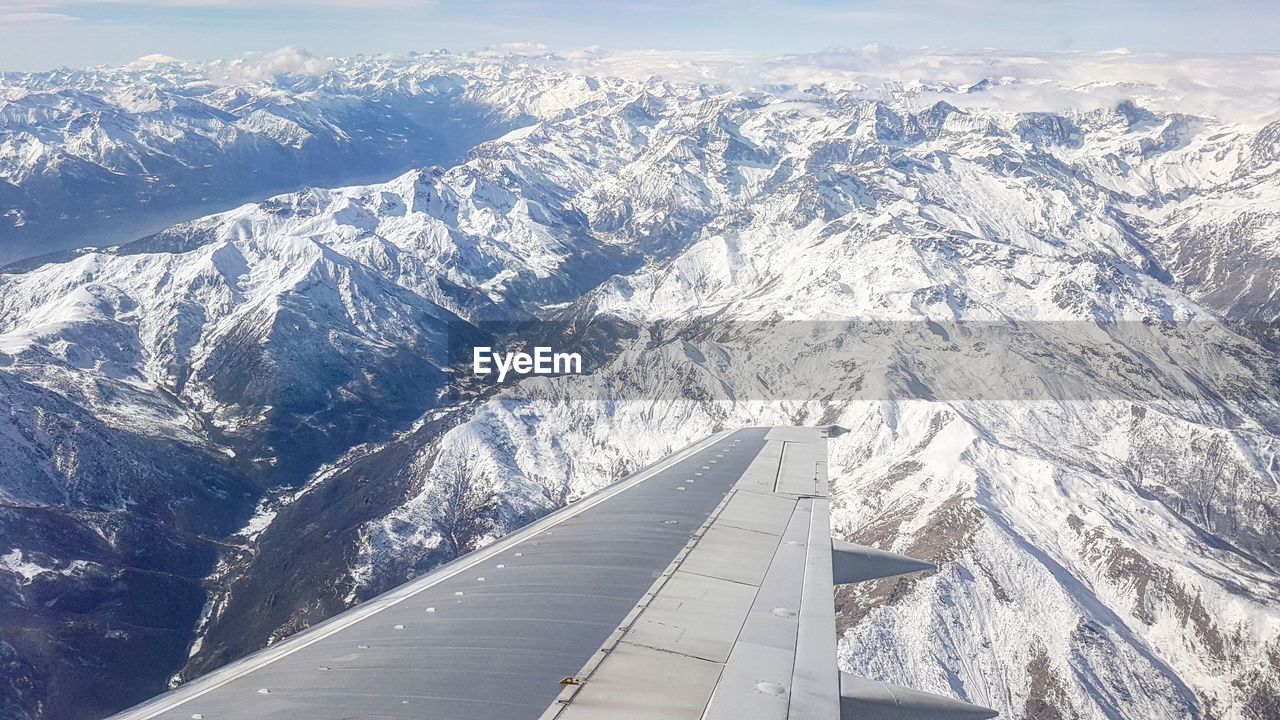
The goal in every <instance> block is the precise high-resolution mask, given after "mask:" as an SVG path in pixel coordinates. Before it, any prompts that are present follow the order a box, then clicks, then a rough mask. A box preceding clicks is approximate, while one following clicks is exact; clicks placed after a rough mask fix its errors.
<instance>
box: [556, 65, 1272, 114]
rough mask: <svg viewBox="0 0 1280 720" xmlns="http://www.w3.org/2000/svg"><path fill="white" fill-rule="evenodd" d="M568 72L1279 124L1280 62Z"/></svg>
mask: <svg viewBox="0 0 1280 720" xmlns="http://www.w3.org/2000/svg"><path fill="white" fill-rule="evenodd" d="M563 57H564V62H565V64H566V65H568V66H569V67H570V68H574V69H579V70H581V71H584V72H596V73H606V74H617V75H622V76H627V77H641V78H643V77H648V76H650V75H655V74H656V75H661V76H663V77H665V78H668V79H671V80H677V81H680V80H684V81H691V82H710V83H723V84H725V85H728V86H730V87H733V88H735V89H744V88H752V87H755V88H760V87H764V86H770V85H774V86H776V85H784V86H785V85H790V86H795V87H799V88H804V87H807V86H810V85H814V84H818V83H824V84H827V85H829V86H835V87H844V88H849V89H853V90H856V91H859V92H863V93H866V94H868V95H873V96H874V95H876V94H878V93H883V92H884V91H885V88H886V83H895V84H901V85H907V86H910V85H919V86H922V88H923V89H922V90H921V92H920V93H919V95H918V97H919V100H920V102H922V103H924V102H932V101H933V100H936V99H939V98H943V97H945V99H946V100H947V101H948V102H950V103H951V104H953V105H956V106H958V107H969V108H974V109H986V110H997V111H1000V110H1007V111H1022V112H1027V111H1062V110H1071V109H1074V110H1082V111H1083V110H1091V109H1095V108H1099V107H1114V106H1115V105H1116V104H1118V103H1119V102H1121V101H1123V100H1127V99H1132V100H1136V101H1138V102H1139V104H1141V105H1143V106H1146V107H1150V108H1152V109H1156V110H1161V111H1166V112H1181V113H1187V114H1192V115H1202V116H1212V117H1218V118H1221V119H1223V120H1226V121H1231V122H1240V123H1247V124H1259V123H1264V122H1270V121H1272V120H1275V119H1277V118H1280V53H1259V54H1249V55H1217V56H1213V55H1206V56H1179V55H1171V54H1151V53H1136V52H1130V51H1120V50H1108V51H1103V52H1096V53H1083V52H1080V53H1068V52H1059V53H1002V52H999V51H994V50H991V51H973V52H963V51H953V50H939V49H928V48H922V49H914V50H905V49H898V48H885V47H881V46H877V45H868V46H866V47H863V48H859V49H834V50H825V51H822V52H815V53H805V54H797V55H786V56H765V55H761V54H753V53H743V52H694V53H686V52H666V51H627V52H601V51H582V52H578V53H570V54H568V55H565V56H563ZM1002 78H1008V79H1010V81H1009V82H1007V83H1002V84H998V85H996V86H995V87H993V88H991V89H988V90H986V91H984V92H977V93H971V94H958V93H955V92H944V93H937V92H931V91H929V90H928V88H930V87H934V88H963V87H965V86H968V85H971V84H973V83H976V82H978V81H981V80H984V79H993V80H997V81H999V80H1001V79H1002Z"/></svg>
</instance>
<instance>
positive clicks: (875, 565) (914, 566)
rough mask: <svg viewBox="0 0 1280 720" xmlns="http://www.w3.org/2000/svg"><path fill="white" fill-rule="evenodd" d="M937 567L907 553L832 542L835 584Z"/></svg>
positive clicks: (832, 569)
mask: <svg viewBox="0 0 1280 720" xmlns="http://www.w3.org/2000/svg"><path fill="white" fill-rule="evenodd" d="M935 567H936V566H935V565H934V564H933V563H929V562H925V561H923V560H916V559H915V558H909V557H907V556H906V555H899V554H897V553H891V552H888V551H886V550H877V549H875V548H870V547H866V546H865V545H854V544H853V543H848V542H844V541H842V540H832V541H831V575H832V579H833V580H835V584H836V585H843V584H845V583H852V582H862V581H863V580H875V579H877V578H883V577H891V576H893V575H902V574H903V573H909V572H917V571H920V570H933V569H934V568H935Z"/></svg>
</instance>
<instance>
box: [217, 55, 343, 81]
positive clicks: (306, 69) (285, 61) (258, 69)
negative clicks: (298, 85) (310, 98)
mask: <svg viewBox="0 0 1280 720" xmlns="http://www.w3.org/2000/svg"><path fill="white" fill-rule="evenodd" d="M331 69H333V61H332V60H328V59H325V58H318V57H316V56H314V55H312V54H311V53H308V52H307V51H305V50H300V49H298V48H293V47H286V48H280V49H279V50H272V51H270V52H262V53H246V54H245V55H244V56H243V57H240V58H237V59H235V60H230V61H221V62H216V63H213V64H212V65H211V66H210V68H209V75H210V77H211V78H212V79H214V80H217V81H219V82H225V83H229V84H230V83H252V82H265V81H267V80H271V79H272V78H275V77H278V76H280V75H323V74H324V73H326V72H328V71H329V70H331Z"/></svg>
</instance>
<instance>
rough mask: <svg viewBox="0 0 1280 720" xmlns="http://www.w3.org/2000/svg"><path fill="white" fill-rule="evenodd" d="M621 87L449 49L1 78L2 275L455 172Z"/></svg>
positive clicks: (164, 61) (152, 64)
mask: <svg viewBox="0 0 1280 720" xmlns="http://www.w3.org/2000/svg"><path fill="white" fill-rule="evenodd" d="M613 90H614V88H612V87H611V86H610V85H609V84H597V83H596V82H595V81H592V80H590V79H587V78H584V77H582V76H580V75H571V74H567V73H563V72H534V71H533V70H531V69H530V68H528V67H525V66H524V64H522V63H520V62H518V59H516V60H508V59H503V58H480V59H468V58H461V57H457V56H451V55H446V54H444V53H434V54H431V55H421V56H415V57H413V58H409V59H403V60H390V59H369V58H355V59H349V60H336V61H335V60H321V59H319V58H314V57H310V56H308V55H306V54H305V53H300V52H298V51H296V50H290V49H285V50H281V51H277V52H275V53H267V54H263V55H257V56H250V57H246V58H241V59H238V60H234V61H229V62H226V61H220V62H213V63H205V64H187V63H179V62H176V61H172V59H168V58H144V59H143V60H142V61H139V62H138V63H134V64H132V65H129V66H125V67H119V68H111V67H107V68H94V69H89V70H57V71H52V72H47V73H0V205H3V212H2V213H0V264H3V263H7V262H10V261H13V260H16V259H19V258H22V257H27V256H32V255H41V254H45V253H50V252H54V251H59V250H66V249H70V248H74V247H80V246H84V245H106V244H111V243H115V242H120V241H124V240H132V239H135V238H138V237H141V236H143V235H146V234H149V233H152V232H155V231H157V230H160V229H162V228H164V227H165V226H167V225H169V224H171V223H173V222H176V221H179V220H185V219H188V218H191V217H195V216H197V215H201V214H205V213H208V212H211V211H214V210H222V209H225V208H228V207H232V206H234V205H236V204H239V203H242V202H245V201H248V200H256V199H261V198H263V197H265V196H267V195H269V194H272V193H276V192H282V191H285V190H295V189H299V188H301V187H304V186H307V185H316V184H323V185H333V184H343V183H351V182H356V181H369V180H372V179H376V178H385V177H390V176H391V175H394V174H396V173H399V172H404V171H407V170H409V169H412V168H421V167H429V166H431V165H433V164H448V165H452V164H454V163H455V162H457V161H458V160H459V159H460V158H461V156H462V154H463V153H465V151H466V150H467V149H469V148H470V147H472V146H473V145H475V144H476V143H477V142H480V141H482V140H489V139H493V138H495V137H498V136H500V135H502V134H503V133H505V132H507V131H508V130H511V129H513V128H516V127H521V126H524V125H527V124H529V123H531V122H535V121H537V120H544V119H546V120H556V119H560V118H563V117H565V116H566V115H571V114H573V113H575V112H581V111H583V110H586V109H589V108H591V107H594V106H596V105H597V104H600V103H602V102H606V101H607V100H608V99H609V98H610V97H611V95H612V92H613Z"/></svg>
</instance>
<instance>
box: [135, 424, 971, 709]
mask: <svg viewBox="0 0 1280 720" xmlns="http://www.w3.org/2000/svg"><path fill="white" fill-rule="evenodd" d="M839 431H840V430H839V429H838V428H796V427H774V428H749V429H743V430H737V431H726V432H721V433H718V434H716V435H713V436H711V437H709V438H707V439H705V440H703V441H701V442H698V443H696V444H694V445H691V446H689V447H687V448H685V449H683V450H681V451H679V452H677V453H675V454H673V455H671V456H669V457H667V458H665V459H663V460H661V461H659V462H658V463H656V464H654V465H651V466H649V467H647V468H645V469H643V470H641V471H639V472H637V473H635V474H633V475H630V476H628V477H626V478H624V479H623V480H621V481H619V482H617V483H615V484H613V485H611V486H609V487H607V488H605V489H603V490H601V491H599V492H597V493H595V494H593V495H590V496H588V497H586V498H583V499H582V500H579V501H578V502H576V503H574V504H572V505H569V506H568V507H565V508H563V509H561V510H559V511H557V512H555V513H552V514H550V515H548V516H546V517H544V518H542V519H541V520H539V521H537V522H535V523H532V524H531V525H529V526H527V527H525V528H523V529H521V530H520V531H518V532H515V533H512V534H511V535H509V536H507V537H505V538H503V539H502V540H500V541H498V542H495V543H493V544H492V545H490V546H488V547H485V548H483V549H481V550H477V551H475V552H472V553H470V554H468V555H465V556H463V557H461V558H459V559H457V560H455V561H454V562H451V563H449V564H447V565H444V566H442V567H440V568H438V569H436V570H435V571H433V572H431V573H429V574H427V575H425V576H423V577H421V578H418V579H417V580H413V581H411V582H409V583H406V584H405V585H402V586H401V587H399V588H396V589H395V590H392V591H390V592H388V593H385V594H383V595H381V596H379V597H377V598H374V599H372V600H370V601H368V602H365V603H363V604H361V605H358V606H356V607H354V608H352V609H350V610H347V611H346V612H343V613H341V614H339V615H337V616H336V617H334V618H332V619H330V620H328V621H326V622H324V623H322V624H320V625H317V626H315V627H313V628H311V629H309V630H306V631H304V632H301V633H299V634H297V635H295V636H293V637H290V638H288V639H286V640H284V641H281V642H279V643H277V644H275V645H273V646H271V647H269V648H267V649H265V650H262V651H259V652H257V653H255V654H252V655H250V656H248V657H246V658H244V659H242V660H239V661H237V662H234V663H231V664H230V665H227V666H225V667H223V668H220V669H218V670H216V671H214V672H211V673H209V674H208V675H205V676H203V677H200V678H198V679H196V680H194V681H192V682H189V683H187V684H185V685H183V686H181V687H179V688H177V689H175V690H173V691H171V692H169V693H166V694H164V695H161V696H159V697H156V698H154V699H152V700H150V701H148V702H146V703H143V704H142V705H139V706H137V707H134V708H132V709H130V710H127V711H125V712H124V713H121V714H120V715H117V716H115V717H116V718H118V719H120V720H151V719H152V718H164V719H166V720H170V719H176V718H182V719H183V720H187V719H195V720H201V719H207V720H218V719H220V718H235V719H236V720H258V719H261V720H267V719H271V720H283V719H290V720H291V719H294V718H297V719H299V720H301V719H303V718H305V719H307V720H328V719H333V720H337V719H339V718H379V719H381V718H388V719H389V718H405V719H408V718H414V719H416V720H427V719H437V718H438V719H440V720H470V719H475V720H496V719H500V718H512V719H525V718H527V719H529V720H535V719H540V720H581V719H584V718H590V719H592V720H597V719H604V720H608V719H611V718H619V719H621V718H626V719H627V720H644V719H646V718H662V719H664V720H682V719H685V718H687V719H689V720H697V719H699V718H705V719H706V720H720V719H726V720H740V719H742V718H760V719H762V720H772V719H775V718H776V719H778V720H782V719H787V718H790V719H795V720H798V719H801V718H805V719H807V718H824V719H834V718H841V719H842V720H854V719H857V720H916V719H919V720H925V719H937V720H944V719H949V718H957V719H959V718H989V717H994V716H995V715H996V713H995V712H994V711H991V710H989V709H987V708H983V707H979V706H976V705H970V704H968V703H963V702H960V701H958V700H954V699H951V698H946V697H942V696H938V695H930V694H927V693H921V692H917V691H913V690H909V689H907V688H901V687H897V686H893V685H888V684H884V683H878V682H874V681H870V680H865V679H861V678H855V677H853V676H849V675H843V674H841V673H840V672H839V669H838V667H837V664H836V631H835V607H834V585H835V584H836V583H844V582H856V581H860V580H868V579H872V578H877V577H886V576H889V575H896V574H899V573H903V572H912V571H916V570H921V569H926V568H929V567H931V566H930V565H929V564H928V563H923V562H919V561H916V560H912V559H910V558H906V557H903V556H900V555H895V554H892V553H887V552H883V551H879V550H874V549H871V548H864V547H860V546H856V545H850V544H848V543H842V542H838V541H837V542H833V541H832V539H831V528H830V513H829V502H828V498H827V466H826V463H827V452H826V437H827V436H828V434H830V433H832V432H839Z"/></svg>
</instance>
